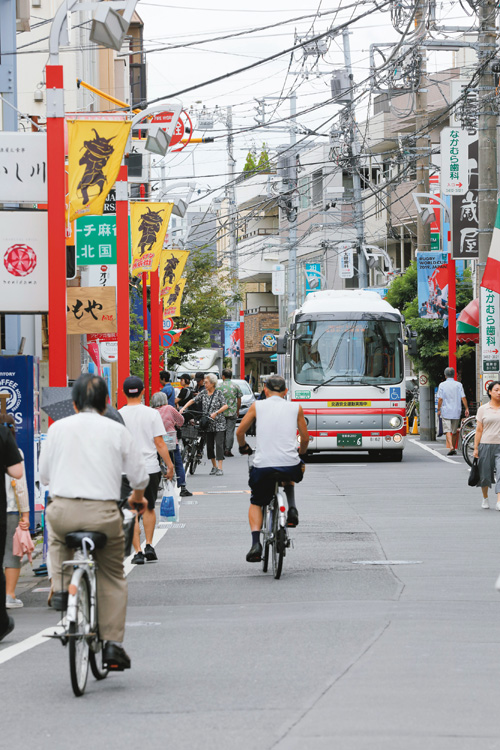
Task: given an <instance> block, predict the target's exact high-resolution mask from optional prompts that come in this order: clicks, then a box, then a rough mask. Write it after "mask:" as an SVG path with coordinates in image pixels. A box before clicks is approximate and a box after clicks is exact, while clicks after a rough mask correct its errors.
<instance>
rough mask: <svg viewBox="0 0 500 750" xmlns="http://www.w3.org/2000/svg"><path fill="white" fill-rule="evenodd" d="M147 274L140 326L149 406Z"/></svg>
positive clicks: (143, 291) (146, 401)
mask: <svg viewBox="0 0 500 750" xmlns="http://www.w3.org/2000/svg"><path fill="white" fill-rule="evenodd" d="M147 282H148V275H147V273H143V274H142V327H143V330H144V354H143V357H144V403H145V404H146V406H149V341H148V283H147Z"/></svg>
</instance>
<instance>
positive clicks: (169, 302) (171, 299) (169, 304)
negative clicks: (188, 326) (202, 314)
mask: <svg viewBox="0 0 500 750" xmlns="http://www.w3.org/2000/svg"><path fill="white" fill-rule="evenodd" d="M185 285H186V279H179V281H178V283H177V284H176V285H175V287H174V288H173V290H172V292H171V293H170V294H169V295H168V297H163V317H164V318H175V317H176V316H177V315H180V314H181V300H182V294H183V292H184V286H185Z"/></svg>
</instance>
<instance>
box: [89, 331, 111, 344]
mask: <svg viewBox="0 0 500 750" xmlns="http://www.w3.org/2000/svg"><path fill="white" fill-rule="evenodd" d="M87 341H88V342H89V341H99V342H102V341H118V334H117V333H87Z"/></svg>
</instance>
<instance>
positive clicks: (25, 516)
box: [0, 414, 30, 609]
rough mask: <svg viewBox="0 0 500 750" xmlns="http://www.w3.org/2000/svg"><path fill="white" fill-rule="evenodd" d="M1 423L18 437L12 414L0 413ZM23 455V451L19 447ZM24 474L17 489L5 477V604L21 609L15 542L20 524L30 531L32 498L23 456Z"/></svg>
mask: <svg viewBox="0 0 500 750" xmlns="http://www.w3.org/2000/svg"><path fill="white" fill-rule="evenodd" d="M0 423H3V424H4V425H5V426H6V427H7V428H8V429H9V430H10V432H11V433H12V436H13V438H14V440H15V439H16V423H15V420H14V417H13V416H12V414H5V415H4V414H2V415H0ZM19 453H20V454H21V456H23V452H22V450H21V449H19ZM22 465H23V476H22V477H21V479H16V480H15V485H16V486H15V489H14V487H13V486H12V481H13V480H12V478H11V477H5V494H6V497H7V540H6V544H5V556H4V561H3V564H4V574H5V591H6V598H5V606H6V607H7V609H19V608H20V607H22V606H24V605H23V602H22V601H21V599H18V598H17V597H16V586H17V582H18V581H19V575H20V573H21V558H20V557H18V556H17V555H14V550H13V547H14V545H13V542H14V534H15V532H16V528H17V527H18V526H19V527H20V528H21V529H23V531H29V527H30V500H29V494H28V485H27V483H26V470H25V466H24V456H23V464H22Z"/></svg>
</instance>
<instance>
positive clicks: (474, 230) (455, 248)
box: [451, 139, 479, 260]
mask: <svg viewBox="0 0 500 750" xmlns="http://www.w3.org/2000/svg"><path fill="white" fill-rule="evenodd" d="M478 187H479V172H478V141H477V139H476V140H474V141H473V142H472V143H471V144H470V145H469V147H468V178H467V191H466V192H465V194H464V195H460V196H459V195H454V196H453V197H452V199H451V217H452V224H451V236H452V257H453V258H455V260H464V259H466V258H478V257H479V216H478V197H479V192H478Z"/></svg>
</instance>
